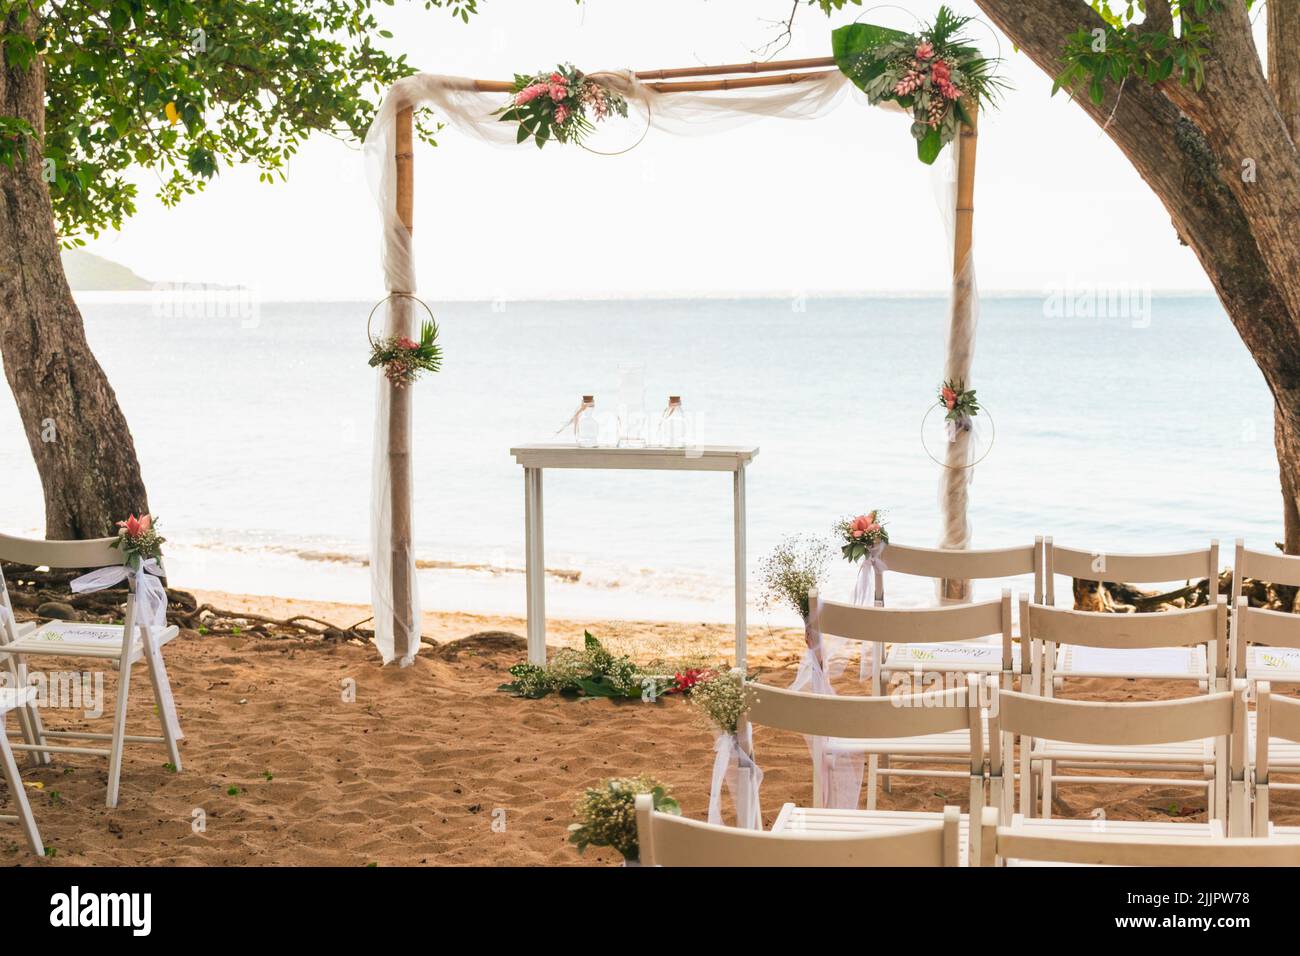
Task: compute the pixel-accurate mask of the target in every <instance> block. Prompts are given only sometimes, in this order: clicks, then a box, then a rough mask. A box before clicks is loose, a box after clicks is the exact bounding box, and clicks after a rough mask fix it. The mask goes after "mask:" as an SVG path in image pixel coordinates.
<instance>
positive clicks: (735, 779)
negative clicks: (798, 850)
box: [709, 723, 763, 830]
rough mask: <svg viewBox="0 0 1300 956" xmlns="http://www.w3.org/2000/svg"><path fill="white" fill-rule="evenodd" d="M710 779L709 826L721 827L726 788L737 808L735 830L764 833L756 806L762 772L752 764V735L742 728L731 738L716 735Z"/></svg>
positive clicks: (747, 727)
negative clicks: (723, 798)
mask: <svg viewBox="0 0 1300 956" xmlns="http://www.w3.org/2000/svg"><path fill="white" fill-rule="evenodd" d="M713 750H714V758H713V779H712V781H711V782H710V784H709V822H710V823H712V824H714V825H715V826H722V825H723V819H722V788H723V786H724V785H725V786H726V788H727V792H728V793H730V794H731V800H732V803H733V804H734V805H735V807H736V826H738V827H741V828H743V829H746V830H761V829H763V814H762V812H761V811H760V810H759V806H758V794H759V789H760V788H761V787H762V786H763V771H762V770H761V769H760V768H759V766H758V764H757V763H755V762H754V758H753V756H752V754H753V752H754V732H753V728H752V727H751V726H750V725H749V724H747V723H746V724H744V725H743V726H742V727H741V728H740V729H739V730H738V731H737V732H736V733H734V734H718V736H717V737H715V738H714V740H713Z"/></svg>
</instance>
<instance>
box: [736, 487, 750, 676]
mask: <svg viewBox="0 0 1300 956" xmlns="http://www.w3.org/2000/svg"><path fill="white" fill-rule="evenodd" d="M733 496H734V503H735V522H736V529H735V539H736V666H737V667H739V668H741V669H744V667H745V663H746V660H747V656H748V653H747V650H746V647H745V577H746V574H745V466H744V464H743V463H742V464H740V465H739V466H738V467H737V468H736V472H735V485H734V493H733Z"/></svg>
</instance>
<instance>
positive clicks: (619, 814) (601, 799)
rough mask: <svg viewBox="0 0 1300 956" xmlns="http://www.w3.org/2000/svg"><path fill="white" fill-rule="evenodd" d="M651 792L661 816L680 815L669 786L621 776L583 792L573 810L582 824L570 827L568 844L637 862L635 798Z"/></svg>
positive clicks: (645, 778) (646, 779)
mask: <svg viewBox="0 0 1300 956" xmlns="http://www.w3.org/2000/svg"><path fill="white" fill-rule="evenodd" d="M642 793H648V794H650V795H651V797H652V798H653V800H654V807H655V809H656V810H658V811H659V812H660V813H671V814H673V815H674V816H681V812H682V808H681V806H680V805H679V804H678V803H677V801H676V800H675V799H673V798H672V797H671V796H670V795H669V790H668V788H667V787H666V786H664V785H663V784H662V783H660V782H659V781H658V780H655V779H654V778H653V777H649V776H646V775H644V774H643V775H642V776H640V777H621V778H617V777H616V778H613V779H610V780H605V781H602V782H601V784H600V786H598V787H589V788H588V789H586V790H584V791H583V792H582V796H581V797H579V798H578V803H577V805H576V806H575V807H574V809H573V812H574V815H575V816H577V818H578V819H579V821H580V822H579V823H571V824H569V842H570V843H572V844H574V845H575V846H576V847H577V848H578V852H579V853H582V852H583V851H585V850H586V849H587V847H589V846H610V847H613V848H614V849H616V850H618V852H619V853H621V854H623V858H624V859H625V860H636V859H637V858H638V857H639V855H640V846H639V845H638V843H637V839H636V798H637V796H638V795H639V794H642Z"/></svg>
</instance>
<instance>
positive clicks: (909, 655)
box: [881, 638, 1020, 674]
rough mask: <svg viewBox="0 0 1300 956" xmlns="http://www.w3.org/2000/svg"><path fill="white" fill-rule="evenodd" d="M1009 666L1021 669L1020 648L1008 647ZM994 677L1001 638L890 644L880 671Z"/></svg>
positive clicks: (997, 669) (997, 670) (1016, 646)
mask: <svg viewBox="0 0 1300 956" xmlns="http://www.w3.org/2000/svg"><path fill="white" fill-rule="evenodd" d="M1011 660H1012V666H1013V667H1014V668H1015V669H1017V670H1019V668H1020V645H1019V644H1012V645H1011ZM917 668H920V669H921V670H925V671H938V672H941V673H950V672H953V671H958V672H960V673H976V674H996V673H998V672H1000V671H1001V670H1002V639H1001V638H995V639H993V640H991V641H985V640H982V639H981V640H977V641H960V642H957V643H953V644H891V645H889V653H888V654H886V655H885V662H884V664H882V665H881V670H882V671H885V672H887V671H910V670H916V669H917Z"/></svg>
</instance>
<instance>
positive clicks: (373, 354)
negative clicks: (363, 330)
mask: <svg viewBox="0 0 1300 956" xmlns="http://www.w3.org/2000/svg"><path fill="white" fill-rule="evenodd" d="M437 341H438V326H437V325H436V324H435V323H434V322H433V321H432V320H429V321H426V322H425V323H424V324H423V325H421V326H420V341H418V342H416V341H415V340H413V339H411V338H408V337H407V336H405V335H390V336H387V337H386V338H382V339H379V340H378V341H374V342H371V343H370V367H371V368H380V367H382V368H383V370H384V375H386V376H387V377H388V381H389V382H391V383H392V385H393V387H394V388H405V387H406V386H408V385H410V384H411V383H412V382H414V381H416V380H417V379H418V378H419V377H420V373H421V372H436V371H438V370H439V369H441V368H442V349H441V348H440V347H439V346H438V344H437Z"/></svg>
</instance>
